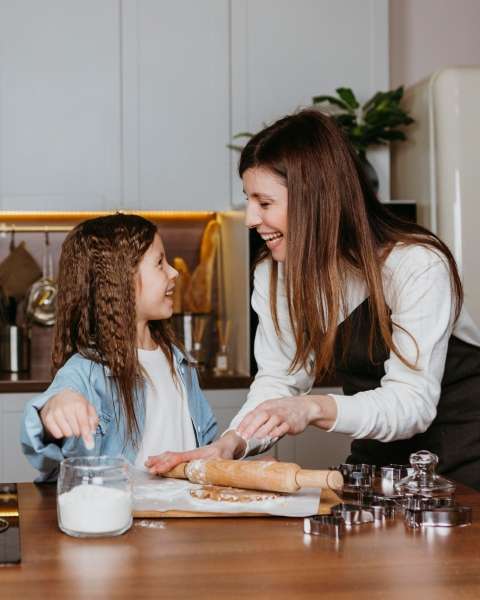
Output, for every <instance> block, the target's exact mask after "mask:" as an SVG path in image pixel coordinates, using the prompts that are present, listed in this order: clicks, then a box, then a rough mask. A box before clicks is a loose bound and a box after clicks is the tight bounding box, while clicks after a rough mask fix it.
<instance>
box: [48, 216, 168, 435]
mask: <svg viewBox="0 0 480 600" xmlns="http://www.w3.org/2000/svg"><path fill="white" fill-rule="evenodd" d="M156 233H157V227H156V226H155V225H154V224H153V223H151V222H150V221H147V220H146V219H144V218H143V217H139V216H137V215H125V214H115V215H109V216H105V217H99V218H96V219H90V220H88V221H84V222H83V223H80V224H79V225H77V226H76V227H75V228H74V229H73V230H72V231H71V232H70V233H69V235H68V236H67V238H66V239H65V241H64V243H63V245H62V253H61V257H60V268H59V277H58V297H57V316H56V326H55V335H54V345H53V353H52V363H53V369H52V371H53V374H55V373H56V372H57V371H58V369H60V368H61V367H62V366H63V365H64V364H65V362H66V361H67V360H68V359H69V358H70V357H71V356H72V355H73V354H75V353H77V352H78V353H80V354H81V355H82V356H84V357H86V358H88V359H90V360H93V361H95V362H97V363H100V364H101V365H103V366H104V367H106V368H108V369H109V370H110V373H111V375H112V379H113V381H114V384H115V385H116V387H117V391H118V395H119V399H120V407H119V409H120V410H122V411H123V413H124V415H125V420H126V435H127V436H128V438H129V439H132V440H133V442H134V443H136V438H137V435H138V434H139V426H138V420H137V415H136V410H135V406H136V403H137V397H136V386H137V384H138V383H139V381H141V378H142V375H141V369H140V365H139V362H138V355H137V350H136V347H137V328H136V309H135V283H134V275H135V273H136V270H137V267H138V264H139V262H140V260H141V258H142V257H143V255H144V254H145V252H146V251H147V249H148V248H149V246H150V245H151V244H152V242H153V240H154V237H155V234H156ZM149 328H150V332H151V335H152V338H153V339H154V341H155V342H156V343H157V344H158V345H159V346H160V348H161V349H162V350H163V352H164V353H165V355H166V357H167V359H168V362H169V364H170V369H171V371H172V375H173V377H174V378H175V370H174V366H173V364H174V363H173V345H174V344H176V343H177V342H176V340H175V338H174V335H173V332H172V330H171V328H170V326H169V324H168V323H167V322H165V321H161V320H159V321H150V322H149Z"/></svg>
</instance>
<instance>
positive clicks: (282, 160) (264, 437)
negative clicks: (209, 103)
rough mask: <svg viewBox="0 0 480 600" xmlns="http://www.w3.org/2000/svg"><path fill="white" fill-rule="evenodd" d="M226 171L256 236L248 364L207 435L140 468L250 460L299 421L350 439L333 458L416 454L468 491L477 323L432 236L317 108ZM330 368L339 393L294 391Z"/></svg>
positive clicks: (478, 395) (374, 460) (476, 452)
mask: <svg viewBox="0 0 480 600" xmlns="http://www.w3.org/2000/svg"><path fill="white" fill-rule="evenodd" d="M239 172H240V176H241V177H242V179H243V184H244V189H245V194H246V196H247V211H246V224H247V226H248V227H250V228H252V229H255V230H256V231H257V233H258V234H259V235H260V236H261V237H262V239H263V240H264V241H265V247H264V251H263V260H261V261H260V262H259V264H258V265H257V268H256V270H255V281H254V292H253V296H252V305H253V308H254V309H255V311H256V312H257V314H258V317H259V325H258V329H257V334H256V338H255V357H256V360H257V363H258V373H257V375H256V377H255V380H254V382H253V384H252V386H251V388H250V393H249V395H248V399H247V402H246V403H245V405H244V406H243V407H242V409H241V411H240V413H239V414H238V415H237V416H236V417H235V419H234V420H233V422H232V424H231V429H230V430H229V431H228V432H227V433H226V434H225V435H224V436H223V437H221V438H220V439H219V440H218V441H216V442H215V443H214V444H212V445H211V446H209V447H208V448H205V449H197V450H195V451H193V452H187V453H182V454H175V453H173V454H172V453H167V454H164V455H162V456H160V457H157V458H156V459H154V460H153V461H151V462H150V463H149V466H150V468H151V470H152V471H154V472H163V471H164V470H168V469H170V468H172V466H174V465H175V463H176V462H178V461H183V460H190V459H192V458H201V457H202V456H203V457H206V456H211V457H213V456H215V455H222V456H230V457H231V456H235V455H237V454H238V453H240V452H242V451H243V453H244V454H246V453H249V454H254V453H256V452H261V451H263V450H265V449H266V448H267V447H269V445H271V444H272V443H274V442H275V441H276V439H278V438H279V437H281V436H282V435H285V434H290V435H296V434H299V433H301V432H303V431H304V429H305V428H306V427H307V426H309V425H313V426H315V427H318V428H320V429H324V430H327V431H333V432H338V433H343V434H347V435H349V436H351V437H352V438H353V439H354V441H353V443H352V448H351V455H350V457H349V459H348V460H349V462H353V463H370V464H374V465H385V464H389V463H403V464H404V463H408V461H409V455H410V453H412V452H415V451H417V450H421V449H428V450H431V451H432V452H434V453H436V454H438V456H439V460H440V462H439V470H440V472H442V473H445V474H447V475H448V476H450V477H452V478H453V479H456V480H458V481H460V482H463V483H465V484H467V485H470V486H472V487H475V488H477V489H480V330H479V328H478V327H477V326H476V325H475V323H474V322H473V321H472V319H471V318H470V316H469V314H468V312H467V309H466V307H465V306H464V305H463V293H462V284H461V281H460V278H459V274H458V271H457V267H456V265H455V260H454V259H453V257H452V255H451V253H450V251H449V250H448V248H447V247H446V246H445V244H444V243H443V242H442V241H441V240H439V239H438V238H437V237H436V236H435V235H434V234H433V233H431V232H430V231H428V230H426V229H424V228H423V227H420V226H419V225H415V224H413V223H408V222H405V221H402V220H400V219H398V218H396V217H395V216H393V214H391V213H390V212H389V211H388V210H387V209H386V208H385V207H384V206H382V205H381V204H380V202H379V201H378V199H377V198H376V196H375V194H374V193H373V192H372V190H371V189H370V187H369V184H368V182H367V180H366V178H365V175H364V173H363V170H362V167H361V165H360V164H359V161H358V159H357V156H356V154H355V152H354V150H353V149H352V147H351V146H350V144H349V143H348V141H347V140H346V139H345V136H344V135H343V134H342V132H341V131H340V130H339V129H338V127H337V126H336V125H335V122H334V121H333V120H332V119H331V118H329V117H326V116H323V115H321V114H320V113H319V112H317V111H313V110H305V111H301V112H299V113H297V114H294V115H290V116H287V117H285V118H284V119H281V120H280V121H277V122H276V123H274V124H273V125H271V126H270V127H267V128H266V129H264V130H263V131H261V132H259V133H258V134H257V135H256V136H254V137H253V138H252V139H251V140H250V141H249V142H248V144H247V145H246V146H245V148H244V149H243V151H242V155H241V159H240V167H239ZM467 300H468V299H467ZM332 371H334V372H335V373H336V375H337V378H338V379H339V380H340V382H341V383H342V386H343V394H329V395H327V394H318V395H308V392H309V391H310V389H311V387H312V385H313V382H314V380H315V376H316V375H320V376H322V375H324V374H326V373H328V372H332ZM245 440H248V443H247V445H246V444H245ZM245 446H246V447H245ZM321 453H322V451H321V448H319V449H318V455H319V457H321Z"/></svg>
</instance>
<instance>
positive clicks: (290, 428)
mask: <svg viewBox="0 0 480 600" xmlns="http://www.w3.org/2000/svg"><path fill="white" fill-rule="evenodd" d="M336 413H337V407H336V404H335V400H334V399H333V398H332V397H330V396H294V397H288V398H277V399H274V400H267V401H265V402H262V404H259V405H258V406H257V408H255V409H254V410H252V411H251V412H250V413H248V415H246V416H245V418H244V419H243V421H242V422H241V423H240V425H239V426H238V427H237V432H238V433H239V435H240V436H241V437H243V438H245V439H246V440H249V439H250V438H252V437H254V438H258V439H263V438H280V437H282V436H284V435H286V434H287V433H288V434H289V435H297V434H299V433H302V432H303V431H305V429H306V428H307V427H308V425H316V426H317V427H320V428H322V429H330V427H332V426H333V424H334V422H335V419H336V416H337V414H336Z"/></svg>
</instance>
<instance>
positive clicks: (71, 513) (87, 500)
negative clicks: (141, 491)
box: [57, 484, 132, 535]
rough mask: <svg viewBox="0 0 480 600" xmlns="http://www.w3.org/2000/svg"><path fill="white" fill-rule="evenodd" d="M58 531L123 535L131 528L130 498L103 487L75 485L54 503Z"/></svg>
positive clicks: (120, 492) (122, 492)
mask: <svg viewBox="0 0 480 600" xmlns="http://www.w3.org/2000/svg"><path fill="white" fill-rule="evenodd" d="M57 502H58V511H59V515H58V516H59V524H60V528H61V529H62V530H68V531H67V532H73V533H78V534H89V535H95V534H99V535H101V534H107V533H112V534H115V533H116V532H120V531H125V530H126V529H128V528H129V527H130V525H131V524H132V496H131V494H130V493H129V492H126V491H124V490H118V489H115V488H111V487H107V486H103V485H88V484H86V485H77V486H76V487H74V488H72V489H71V490H70V491H68V492H65V493H63V494H60V496H58V499H57Z"/></svg>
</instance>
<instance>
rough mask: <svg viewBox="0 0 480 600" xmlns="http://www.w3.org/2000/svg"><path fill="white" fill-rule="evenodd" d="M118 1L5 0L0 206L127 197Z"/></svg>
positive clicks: (102, 202)
mask: <svg viewBox="0 0 480 600" xmlns="http://www.w3.org/2000/svg"><path fill="white" fill-rule="evenodd" d="M119 19H120V9H119V2H118V1H117V0H102V1H101V2H98V0H82V1H81V2H80V1H71V0H69V1H66V0H42V1H41V2H38V1H37V0H15V1H14V2H12V0H0V77H1V80H0V208H3V209H8V210H42V211H45V210H102V209H107V208H115V207H118V206H119V205H120V202H121V188H120V183H121V176H120V170H121V121H120V119H121V111H120V107H121V95H120V88H121V85H120V80H121V78H120V52H119V45H120V25H119Z"/></svg>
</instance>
